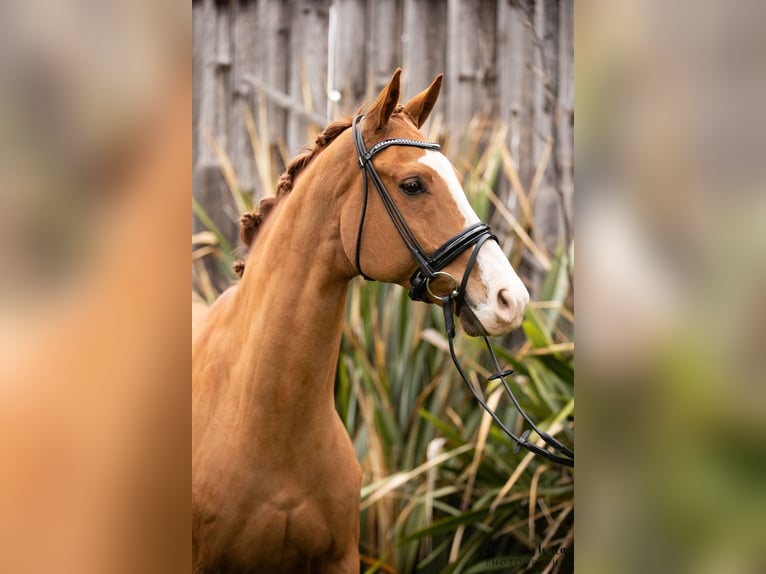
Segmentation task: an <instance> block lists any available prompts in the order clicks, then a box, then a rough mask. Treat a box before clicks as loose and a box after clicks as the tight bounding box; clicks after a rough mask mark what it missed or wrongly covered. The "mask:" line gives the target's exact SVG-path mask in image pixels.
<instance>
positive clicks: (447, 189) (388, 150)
mask: <svg viewBox="0 0 766 574" xmlns="http://www.w3.org/2000/svg"><path fill="white" fill-rule="evenodd" d="M399 78H400V70H397V71H396V72H395V73H394V75H393V77H392V78H391V80H390V81H389V83H388V85H386V87H385V88H384V89H383V90H382V91H381V92H380V94H379V95H378V97H377V98H376V99H375V101H374V102H373V104H372V105H371V106H370V108H369V109H368V110H367V112H366V113H365V114H364V116H363V118H362V117H361V116H359V117H358V119H359V124H360V125H359V126H357V125H356V123H357V122H356V121H355V125H354V126H353V128H354V129H353V131H354V133H355V134H357V133H358V135H357V136H356V137H357V142H356V143H357V151H358V152H359V162H358V165H357V171H358V172H359V174H358V175H357V176H356V178H355V180H354V181H355V182H356V184H355V185H354V186H353V187H354V190H353V192H352V193H350V194H349V201H348V202H347V205H346V208H345V209H344V210H343V212H342V214H341V235H342V242H343V246H344V250H345V252H346V256H347V257H348V259H349V261H351V262H354V268H355V270H356V272H358V273H361V274H363V275H364V276H365V277H368V278H371V279H376V280H379V281H386V282H390V283H398V284H400V285H402V286H404V287H406V288H408V289H410V292H411V295H412V293H413V290H414V289H415V288H416V287H417V286H416V285H413V279H414V278H416V277H417V273H416V272H417V271H418V269H423V268H424V267H425V268H426V272H425V275H426V276H425V277H424V278H425V279H427V280H428V281H427V283H426V285H425V286H426V287H427V290H425V291H424V290H423V289H420V290H419V291H418V292H419V293H420V295H421V296H422V297H421V296H418V297H413V298H422V299H423V300H430V301H433V302H437V301H438V300H439V298H440V297H442V296H443V295H448V294H449V293H450V292H452V293H453V294H457V293H458V288H459V289H460V291H461V293H460V297H459V303H458V304H457V305H456V308H455V311H456V312H457V313H458V314H459V318H460V322H461V324H462V326H463V328H464V330H465V331H466V333H468V334H469V335H501V334H504V333H507V332H509V331H511V330H512V329H515V328H517V327H518V326H519V325H520V324H521V321H522V318H523V315H524V311H525V309H526V306H527V304H528V303H529V293H528V291H527V289H526V288H525V286H524V284H523V283H522V282H521V279H520V278H519V276H518V275H517V274H516V272H515V271H514V269H513V268H512V267H511V264H510V263H509V261H508V259H507V257H505V255H504V254H503V251H502V249H501V248H500V246H499V245H498V244H497V242H496V241H493V240H490V241H484V240H482V241H477V240H478V239H480V237H479V236H480V235H483V236H486V237H483V238H482V239H490V238H491V239H494V236H492V234H491V232H490V231H489V228H488V227H486V226H483V225H482V224H481V223H480V220H479V217H478V216H477V215H476V213H475V212H474V210H473V208H472V207H471V205H470V204H469V202H468V199H467V198H466V194H465V191H464V190H463V187H462V184H461V182H460V177H459V175H458V173H457V171H456V170H455V168H454V166H453V165H452V164H451V163H450V161H449V160H448V159H447V158H446V157H445V156H444V155H443V154H442V153H441V152H440V151H438V146H437V145H436V144H429V143H428V142H427V141H426V140H425V138H424V136H423V134H422V133H421V132H420V127H421V126H422V125H423V123H424V122H425V121H426V119H427V118H428V116H429V114H430V113H431V110H432V109H433V107H434V105H435V103H436V100H437V99H438V96H439V91H440V89H441V84H442V76H441V75H439V76H437V77H436V79H435V80H434V81H433V83H432V84H431V85H430V86H429V87H428V88H426V89H425V90H424V91H422V92H421V93H420V94H418V95H416V96H415V97H414V98H412V99H411V100H410V101H409V102H407V103H406V104H404V105H399V103H398V101H399V91H400V89H399V87H400V81H399ZM357 128H358V131H357ZM376 146H377V147H376ZM365 151H366V152H367V153H363V152H365ZM370 164H371V165H372V168H371V169H370V168H369V165H370ZM360 166H361V167H362V168H363V169H359V167H360ZM373 173H374V175H373ZM375 177H377V178H378V181H377V182H376V181H374V179H375ZM368 179H372V180H373V181H372V182H369V181H367V180H368ZM373 184H374V186H375V188H377V191H378V193H375V192H374V191H369V192H368V185H369V187H370V189H372V186H373ZM381 187H382V189H381ZM384 196H388V199H386V197H384ZM396 219H400V220H401V221H402V222H404V228H405V230H403V228H402V225H401V224H399V223H397V221H396ZM472 233H473V235H475V236H476V237H472ZM408 236H409V237H410V239H408ZM413 244H414V245H415V248H413ZM452 244H458V245H457V247H458V251H455V249H453V250H452V253H451V255H450V254H447V255H448V256H447V257H446V258H442V263H443V265H440V266H438V267H435V266H433V265H429V261H428V260H429V259H430V256H431V255H433V254H435V253H436V254H439V253H441V252H444V251H445V250H446V251H449V249H445V246H446V247H448V246H450V245H452ZM453 247H454V245H453ZM471 248H473V250H472V249H471ZM418 251H420V253H421V255H419V254H418ZM423 257H425V259H426V262H425V263H424V262H423V261H422V258H423ZM419 259H420V261H419ZM429 269H430V270H429ZM436 271H438V273H436ZM466 272H467V273H466ZM414 274H415V275H414Z"/></svg>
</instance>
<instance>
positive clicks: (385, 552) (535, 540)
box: [193, 115, 574, 574]
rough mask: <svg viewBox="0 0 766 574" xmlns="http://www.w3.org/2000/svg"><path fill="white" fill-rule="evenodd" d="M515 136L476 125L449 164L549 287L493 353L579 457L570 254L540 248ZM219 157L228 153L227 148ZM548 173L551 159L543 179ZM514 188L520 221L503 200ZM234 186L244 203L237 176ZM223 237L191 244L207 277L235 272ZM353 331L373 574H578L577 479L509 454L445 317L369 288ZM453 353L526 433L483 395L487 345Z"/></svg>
mask: <svg viewBox="0 0 766 574" xmlns="http://www.w3.org/2000/svg"><path fill="white" fill-rule="evenodd" d="M249 118H252V115H250V116H249ZM248 127H249V130H250V135H251V139H254V141H255V143H254V148H255V149H256V150H257V149H267V148H268V145H266V144H267V143H268V142H265V141H263V139H262V138H261V137H260V136H259V134H258V133H257V130H256V129H255V128H254V124H252V123H251V122H248ZM505 136H506V132H505V130H504V128H502V126H498V125H497V124H495V123H493V122H489V121H488V120H487V119H486V118H483V119H482V118H478V119H477V120H476V121H475V122H474V123H473V124H472V128H471V129H469V130H468V131H467V133H466V135H465V136H464V137H463V138H460V139H456V140H453V141H450V142H446V144H447V145H445V146H444V149H445V151H446V153H447V154H448V155H450V156H453V155H456V156H457V157H451V159H452V160H453V162H454V163H455V165H456V167H457V168H458V170H459V171H462V173H463V178H464V182H465V187H466V192H467V194H468V196H469V199H470V201H471V202H472V204H473V205H474V207H475V209H476V211H477V213H478V214H479V216H480V217H482V218H483V219H485V220H486V219H488V217H489V215H490V211H491V210H494V211H495V212H497V213H498V214H499V216H500V217H503V218H505V220H506V223H507V224H508V228H509V229H510V230H512V233H511V234H510V235H509V236H508V237H505V238H502V240H501V246H502V247H503V248H504V250H505V252H506V254H509V255H510V257H511V260H512V261H514V262H516V263H518V262H519V261H521V260H522V258H523V257H528V258H530V259H531V260H533V261H534V262H535V263H536V264H537V266H538V267H539V268H540V269H542V270H543V272H544V277H543V280H542V281H541V282H539V284H540V285H541V287H540V288H539V290H538V291H537V292H534V293H532V297H533V303H531V304H530V307H529V309H528V311H527V314H526V316H525V320H524V322H523V325H522V330H523V333H524V335H525V337H524V341H523V342H522V343H520V344H516V345H514V347H513V348H510V349H509V348H506V347H507V344H506V343H507V341H505V342H504V341H495V350H496V352H497V353H498V356H499V357H500V358H501V361H504V362H505V363H506V364H508V365H510V366H512V368H514V369H515V373H514V375H512V377H511V379H512V380H511V384H512V385H514V386H515V392H516V393H517V397H518V398H519V401H520V402H521V404H522V406H523V407H524V408H525V410H527V412H528V413H529V414H530V416H531V417H532V418H533V419H534V420H536V421H539V422H540V426H541V428H544V429H547V430H548V432H549V433H551V434H556V435H558V437H559V438H560V439H561V440H563V441H564V442H565V443H568V444H573V440H574V437H573V427H574V418H573V413H574V365H573V359H574V343H573V336H574V313H573V309H572V308H570V306H571V299H572V287H571V285H570V277H571V275H572V270H573V263H572V258H571V250H572V245H565V244H564V243H563V241H562V243H561V245H560V247H559V249H558V251H557V252H556V253H554V254H550V253H548V252H547V251H546V249H545V246H544V245H542V242H540V241H537V240H536V238H535V236H536V234H535V226H534V221H533V220H532V218H531V214H532V213H534V201H535V197H536V193H528V191H529V190H526V189H525V188H524V187H523V186H522V184H521V181H520V178H519V177H518V173H517V172H516V170H515V167H514V163H513V160H512V158H511V157H510V153H509V150H508V147H507V145H506V141H507V138H506V137H505ZM213 150H214V152H215V153H216V154H223V153H225V152H224V151H223V150H222V149H221V148H220V147H219V146H217V145H216V146H213ZM549 158H550V155H549V154H543V158H542V160H543V161H542V162H541V165H540V166H539V167H538V170H537V172H538V173H542V171H543V170H545V169H546V167H547V163H548V161H549ZM221 160H222V161H221V164H222V165H224V166H225V167H226V170H227V171H229V170H231V163H230V162H228V160H226V158H223V157H222V158H221ZM259 161H260V162H261V163H262V162H263V159H262V158H261V160H259ZM269 169H271V168H269ZM501 179H505V180H506V181H507V182H508V188H509V189H510V190H511V193H512V194H513V195H512V197H514V199H515V201H514V202H513V203H514V204H515V205H516V211H517V212H518V215H517V216H516V215H514V214H513V213H512V210H511V209H509V208H508V206H507V204H508V202H507V201H503V200H501V199H499V198H498V197H497V195H496V190H497V189H498V185H499V183H500V181H501ZM536 180H537V178H535V180H533V182H531V185H536V184H535V181H536ZM227 181H231V182H232V184H231V185H232V193H236V194H240V191H239V189H238V187H237V185H236V178H235V177H234V176H233V174H232V173H231V172H230V173H229V174H228V175H227ZM532 191H534V190H532ZM194 207H195V213H197V214H198V215H200V214H202V217H203V218H204V210H202V208H201V207H200V206H199V205H195V206H194ZM203 221H204V219H203ZM211 223H212V222H211ZM210 232H211V233H207V234H197V236H196V237H195V238H193V243H195V247H196V249H195V251H194V258H195V261H196V262H197V263H198V262H199V260H200V259H201V258H203V257H215V258H217V259H218V260H219V261H220V262H222V263H229V262H231V261H232V260H233V259H234V255H233V248H232V246H231V245H227V244H226V243H225V238H223V237H222V236H221V235H220V233H219V232H218V230H217V229H215V227H214V226H212V225H211V226H210ZM204 273H205V272H204V267H203V266H199V267H198V269H197V273H196V274H195V278H196V281H195V287H194V288H195V289H196V290H197V291H198V292H199V293H200V294H201V295H202V296H203V298H205V299H207V300H208V301H209V300H210V299H211V297H213V296H214V295H215V293H214V292H212V288H211V287H210V282H209V281H205V277H204ZM231 278H232V280H233V278H234V276H233V274H232V275H231ZM346 315H347V321H346V325H345V330H344V336H343V341H342V346H341V353H340V358H339V361H338V370H337V375H336V408H337V410H338V413H339V414H340V416H341V418H342V420H343V421H344V423H345V425H346V427H347V429H348V431H349V434H350V436H351V438H352V440H353V443H354V446H355V448H356V452H357V456H358V458H359V461H360V462H361V464H362V468H363V470H364V486H363V488H362V492H361V498H362V518H361V540H360V550H361V553H362V556H363V561H364V562H365V565H366V568H367V570H366V572H367V573H373V572H397V573H400V574H407V573H410V572H422V573H442V572H444V573H466V574H469V573H470V574H473V573H479V572H517V571H518V572H525V571H527V572H529V571H532V572H559V571H572V570H573V566H572V564H573V541H574V477H573V473H572V472H571V471H570V470H568V469H563V468H559V467H557V466H556V465H554V464H552V463H549V462H548V461H546V460H544V459H540V458H539V457H535V456H533V455H532V454H525V451H521V452H519V454H514V453H513V449H514V444H513V443H512V441H510V440H509V439H508V438H506V437H505V436H504V435H503V434H502V433H501V432H499V430H498V429H497V427H496V426H495V425H493V424H491V419H490V417H489V416H488V415H487V414H486V413H484V411H483V410H482V409H481V408H480V407H479V405H478V404H476V403H475V402H474V400H473V398H472V397H471V395H470V394H469V393H468V392H467V390H466V389H465V388H464V387H463V384H462V382H461V380H460V378H459V376H458V374H457V372H456V371H455V369H454V366H453V364H452V361H451V359H450V356H449V352H448V349H447V341H446V338H445V335H444V334H443V325H442V317H441V312H440V310H439V309H438V308H436V307H435V306H428V305H425V304H422V303H413V302H411V301H409V299H408V297H407V294H406V292H405V291H404V290H403V289H402V288H400V287H398V286H394V285H387V284H379V283H366V282H364V281H362V280H359V279H357V280H354V281H353V282H352V285H351V287H350V291H349V297H348V303H347V314H346ZM517 338H518V337H517ZM456 350H457V353H458V355H459V357H460V358H461V360H462V361H463V363H464V365H465V366H466V367H467V369H468V371H470V373H471V377H472V379H473V382H474V384H475V385H479V386H481V387H482V388H483V392H484V395H485V398H486V400H487V402H488V403H489V404H490V405H492V406H495V407H496V409H497V412H498V414H499V416H500V417H501V418H502V419H503V420H504V421H506V423H507V424H508V426H509V427H510V428H512V429H514V428H515V429H516V431H517V433H520V432H521V429H522V428H523V424H522V423H523V419H522V418H521V417H520V416H519V415H518V414H517V413H516V411H515V409H514V408H513V405H512V404H511V402H510V400H508V398H507V397H506V396H504V395H503V391H502V388H501V387H498V386H497V385H487V384H486V376H487V375H488V374H489V373H488V372H487V371H486V370H485V366H488V365H489V364H490V363H489V361H488V357H487V351H486V349H485V348H484V346H483V344H482V342H481V341H480V340H476V339H472V338H468V337H465V336H458V340H457V341H456ZM533 436H534V435H533Z"/></svg>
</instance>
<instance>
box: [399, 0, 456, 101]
mask: <svg viewBox="0 0 766 574" xmlns="http://www.w3.org/2000/svg"><path fill="white" fill-rule="evenodd" d="M403 19H404V22H403V24H402V64H403V68H404V69H403V71H402V80H403V83H404V91H403V93H404V98H406V99H409V98H411V97H413V96H414V95H415V94H417V93H418V92H420V91H421V90H423V89H425V87H426V86H428V85H429V84H430V83H431V81H432V80H433V79H434V77H435V76H436V75H437V74H442V73H444V72H446V71H447V42H446V41H445V39H446V37H447V4H446V3H445V2H444V0H404V9H403ZM444 91H445V93H446V90H444ZM445 101H446V99H444V100H442V101H441V103H440V104H439V109H438V110H437V111H436V112H434V113H437V114H438V113H441V115H444V110H446V107H445V104H444V102H445Z"/></svg>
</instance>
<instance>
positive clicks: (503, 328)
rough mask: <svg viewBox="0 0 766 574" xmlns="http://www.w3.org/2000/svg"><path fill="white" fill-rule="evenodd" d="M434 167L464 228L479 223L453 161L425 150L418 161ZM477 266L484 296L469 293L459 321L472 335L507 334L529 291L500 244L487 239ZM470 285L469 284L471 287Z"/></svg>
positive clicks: (521, 313)
mask: <svg viewBox="0 0 766 574" xmlns="http://www.w3.org/2000/svg"><path fill="white" fill-rule="evenodd" d="M418 161H419V162H420V163H422V164H424V165H427V166H428V167H430V168H431V169H433V170H434V171H435V172H436V173H437V174H438V175H439V176H440V177H441V178H442V179H443V180H444V182H445V183H446V185H447V187H448V188H449V190H450V192H451V194H452V198H453V199H454V201H455V204H456V206H457V209H458V211H459V212H460V213H461V214H462V216H463V218H464V219H465V223H464V225H465V227H468V226H470V225H473V224H475V223H479V221H480V220H479V216H478V215H476V212H474V210H473V208H472V207H471V204H470V203H468V198H467V197H466V195H465V191H463V187H462V185H460V181H459V180H458V178H457V174H456V173H455V169H454V167H453V166H452V164H451V163H450V161H449V160H448V159H447V158H446V157H445V156H444V155H443V154H442V153H440V152H437V151H433V150H426V152H425V155H424V156H423V157H421V158H420V159H419V160H418ZM476 268H478V270H479V275H480V278H481V286H482V289H481V291H483V293H482V296H481V297H479V296H477V295H478V294H477V293H475V292H474V293H472V292H471V291H470V290H469V292H468V293H467V294H466V298H465V301H466V305H465V306H464V307H463V310H462V311H461V313H460V323H461V325H462V326H463V329H464V330H465V332H466V333H467V334H469V335H472V336H478V335H493V336H496V335H504V334H505V333H508V332H510V331H512V330H513V329H516V328H518V327H519V326H520V325H521V322H522V320H523V318H524V311H525V310H526V308H527V305H528V304H529V292H528V291H527V288H526V287H525V286H524V284H523V283H522V282H521V279H520V278H519V276H518V275H517V274H516V271H514V269H513V267H511V264H510V262H509V261H508V259H507V258H506V257H505V255H504V254H503V251H502V249H500V246H499V245H498V244H497V243H496V242H494V241H488V242H486V243H485V244H484V245H483V246H482V248H481V250H480V251H479V255H478V258H477V260H476ZM469 288H470V286H469Z"/></svg>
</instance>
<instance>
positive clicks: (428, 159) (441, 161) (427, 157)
mask: <svg viewBox="0 0 766 574" xmlns="http://www.w3.org/2000/svg"><path fill="white" fill-rule="evenodd" d="M418 162H419V163H422V164H423V165H426V166H428V167H429V168H431V169H432V170H433V171H434V172H436V175H438V176H439V177H440V178H441V179H442V181H444V183H445V185H446V187H447V189H448V190H449V191H450V195H451V196H452V199H453V200H454V201H455V205H456V206H457V209H458V211H459V212H460V214H461V215H462V216H463V217H464V218H465V225H466V227H467V226H469V225H473V224H474V223H479V216H478V215H476V212H475V211H474V210H473V208H472V207H471V204H470V203H468V198H467V197H466V195H465V191H463V186H462V185H460V180H459V179H458V178H457V173H456V172H455V167H454V166H453V165H452V163H450V160H448V159H447V157H446V156H445V155H444V154H443V153H441V152H438V151H434V150H430V149H427V150H425V154H424V155H423V156H422V157H421V158H419V159H418Z"/></svg>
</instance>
